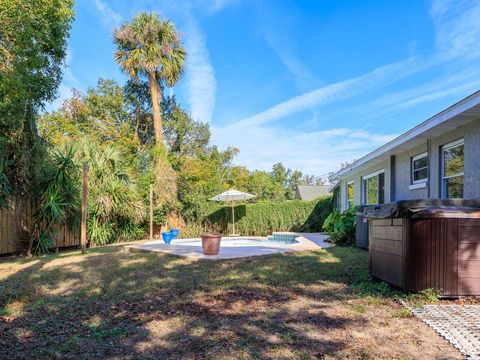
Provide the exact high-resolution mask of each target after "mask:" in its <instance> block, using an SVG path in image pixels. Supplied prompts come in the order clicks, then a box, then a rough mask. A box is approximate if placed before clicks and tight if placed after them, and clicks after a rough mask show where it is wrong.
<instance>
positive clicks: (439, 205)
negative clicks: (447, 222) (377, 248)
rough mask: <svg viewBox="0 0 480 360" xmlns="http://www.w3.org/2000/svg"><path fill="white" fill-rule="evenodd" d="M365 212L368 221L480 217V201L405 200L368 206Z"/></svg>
mask: <svg viewBox="0 0 480 360" xmlns="http://www.w3.org/2000/svg"><path fill="white" fill-rule="evenodd" d="M363 211H364V217H365V218H366V219H391V218H406V217H425V216H431V217H437V216H445V217H448V216H452V217H480V200H475V199H422V200H403V201H395V202H392V203H389V204H383V205H373V206H366V207H365V209H364V210H363Z"/></svg>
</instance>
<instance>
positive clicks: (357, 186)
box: [340, 160, 390, 211]
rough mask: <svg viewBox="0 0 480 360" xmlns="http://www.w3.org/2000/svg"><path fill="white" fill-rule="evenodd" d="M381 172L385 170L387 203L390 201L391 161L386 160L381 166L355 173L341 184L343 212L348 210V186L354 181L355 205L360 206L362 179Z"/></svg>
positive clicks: (377, 165)
mask: <svg viewBox="0 0 480 360" xmlns="http://www.w3.org/2000/svg"><path fill="white" fill-rule="evenodd" d="M379 170H385V202H389V201H390V161H389V160H385V161H383V162H382V163H380V164H376V165H374V166H371V167H369V168H367V169H365V170H362V171H359V172H355V173H353V172H352V174H351V175H350V176H348V177H346V178H345V180H343V179H342V181H341V182H340V199H341V203H340V205H341V210H342V211H343V210H346V208H347V184H348V183H350V182H351V181H353V183H354V197H353V200H354V203H355V205H360V204H361V203H362V196H363V193H362V177H363V176H366V175H368V174H371V173H374V172H376V171H379Z"/></svg>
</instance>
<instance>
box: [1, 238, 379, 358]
mask: <svg viewBox="0 0 480 360" xmlns="http://www.w3.org/2000/svg"><path fill="white" fill-rule="evenodd" d="M122 247H123V245H122V246H118V247H115V246H110V247H106V248H96V249H92V250H90V252H89V254H88V255H87V256H85V257H80V256H77V254H78V253H76V254H61V255H56V256H55V255H50V256H45V257H42V258H37V259H31V260H21V262H22V265H23V266H24V268H22V269H21V270H19V271H17V272H15V273H12V275H10V276H8V277H7V278H5V279H3V280H2V281H1V282H0V310H1V309H3V308H7V307H13V308H15V307H14V306H13V304H17V307H18V309H16V310H15V311H14V313H13V314H11V315H10V316H4V317H3V319H2V317H1V316H0V358H4V357H9V358H12V356H13V357H14V358H15V357H18V358H31V357H34V356H37V357H62V358H79V357H83V358H92V357H132V358H142V357H144V358H199V357H200V358H221V357H244V358H250V357H254V358H268V357H289V356H290V357H301V356H305V357H316V358H318V357H322V356H324V355H331V356H335V354H338V353H341V352H342V351H345V346H346V345H345V343H344V342H343V340H339V339H333V338H328V337H325V336H323V337H322V336H319V337H312V336H311V334H310V333H309V332H308V330H307V329H311V328H315V329H320V330H321V332H323V331H327V330H332V329H344V328H345V327H347V326H349V325H351V323H352V322H355V321H357V320H355V319H352V318H350V317H346V316H343V315H341V314H337V315H332V314H330V313H327V312H326V311H324V309H323V307H324V305H322V301H328V300H335V299H339V298H341V299H348V298H351V297H354V296H357V295H358V294H362V295H372V294H374V293H375V291H377V289H376V288H375V286H374V285H371V284H373V283H370V282H369V281H368V278H366V276H368V273H367V255H366V254H365V252H363V251H359V250H357V249H353V248H329V249H326V250H320V251H314V252H307V253H290V254H276V255H271V256H262V257H253V258H246V259H235V260H221V261H192V260H188V259H183V258H177V257H173V256H168V255H163V254H161V255H159V254H147V253H136V254H129V253H124V252H119V251H118V250H119V249H120V248H122ZM29 261H30V262H31V265H30V266H28V264H29ZM13 263H14V264H15V262H13ZM369 286H370V287H371V288H369ZM299 296H301V297H302V298H303V299H304V300H305V299H306V300H307V301H304V302H302V303H301V305H299V306H293V307H292V304H295V301H297V299H298V298H299Z"/></svg>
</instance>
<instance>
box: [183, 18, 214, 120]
mask: <svg viewBox="0 0 480 360" xmlns="http://www.w3.org/2000/svg"><path fill="white" fill-rule="evenodd" d="M186 20H187V21H186V28H185V34H187V35H186V36H185V38H184V41H185V47H186V49H187V61H186V64H185V79H186V85H187V96H188V102H189V105H190V111H191V114H192V117H193V118H194V119H195V120H197V121H203V122H210V120H211V118H212V114H213V110H214V108H215V96H216V92H217V83H216V80H215V74H214V70H213V66H212V64H211V62H210V57H209V53H208V50H207V46H206V42H205V36H204V34H203V33H202V32H201V30H200V27H199V25H198V23H197V20H196V19H195V18H194V17H193V15H191V14H188V15H187V17H186Z"/></svg>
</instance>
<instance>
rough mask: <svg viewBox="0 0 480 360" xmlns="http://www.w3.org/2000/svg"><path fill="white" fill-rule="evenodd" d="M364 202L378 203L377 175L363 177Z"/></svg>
mask: <svg viewBox="0 0 480 360" xmlns="http://www.w3.org/2000/svg"><path fill="white" fill-rule="evenodd" d="M365 204H366V205H375V204H378V176H373V177H371V178H368V179H365Z"/></svg>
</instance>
